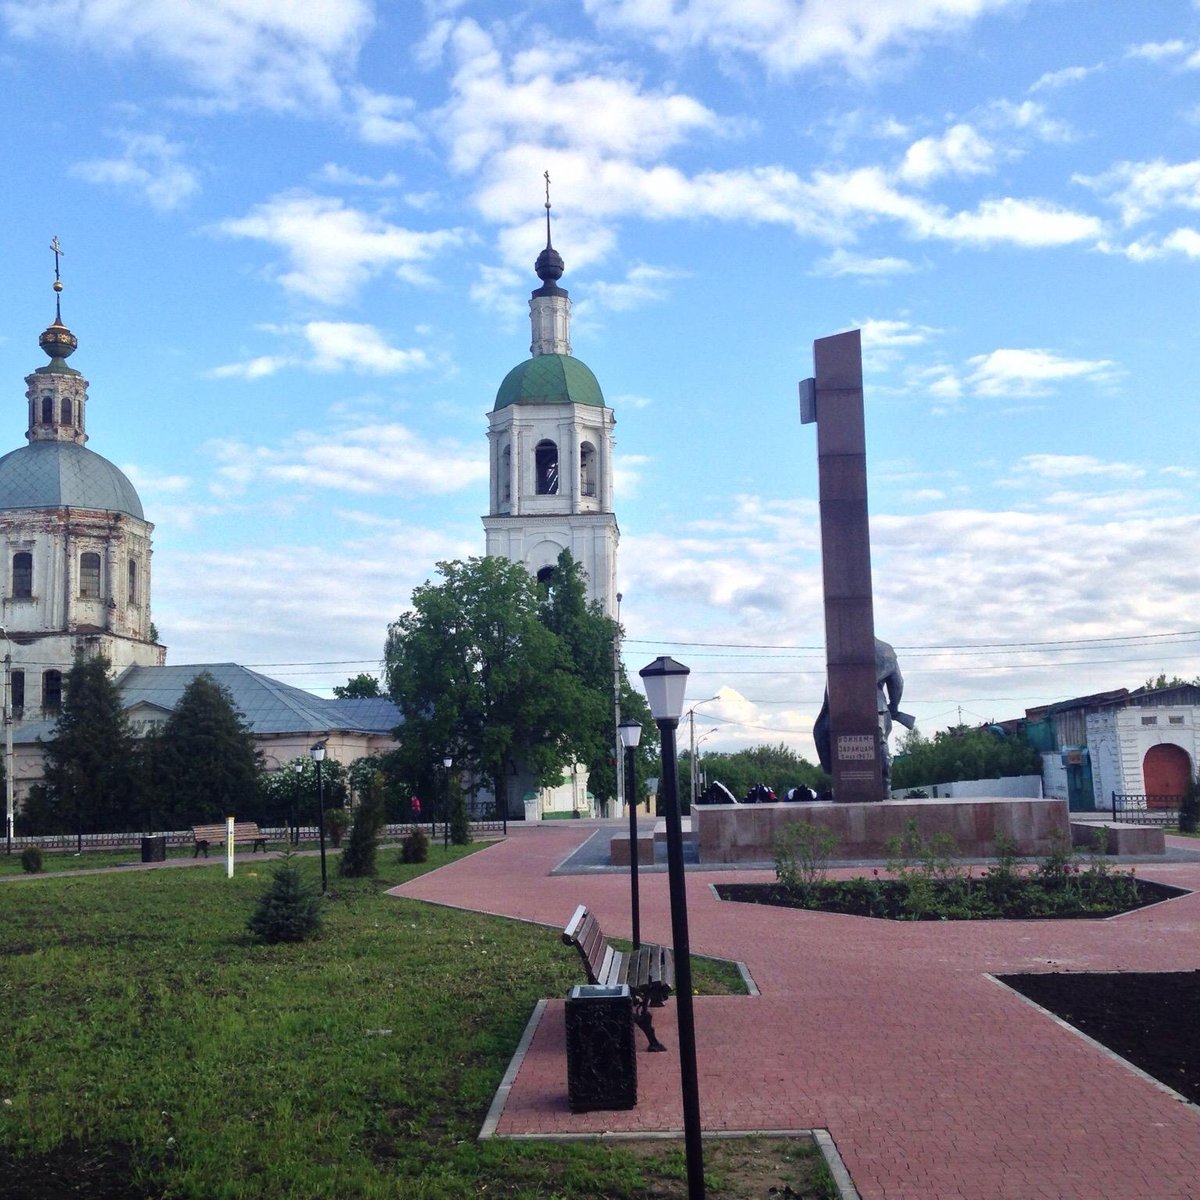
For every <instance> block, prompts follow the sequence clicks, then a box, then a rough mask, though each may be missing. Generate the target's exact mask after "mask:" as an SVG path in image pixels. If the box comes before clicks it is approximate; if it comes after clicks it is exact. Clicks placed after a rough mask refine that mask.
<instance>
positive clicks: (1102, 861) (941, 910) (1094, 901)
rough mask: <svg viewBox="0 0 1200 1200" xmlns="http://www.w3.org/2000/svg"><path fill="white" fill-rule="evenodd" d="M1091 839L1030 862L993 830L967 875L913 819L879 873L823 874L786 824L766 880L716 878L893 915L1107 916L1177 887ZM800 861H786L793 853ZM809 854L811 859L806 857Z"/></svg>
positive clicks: (733, 896) (814, 905)
mask: <svg viewBox="0 0 1200 1200" xmlns="http://www.w3.org/2000/svg"><path fill="white" fill-rule="evenodd" d="M1102 838H1103V833H1101V834H1100V835H1099V837H1098V839H1097V846H1096V848H1095V849H1094V851H1093V852H1092V854H1091V855H1089V856H1087V858H1086V860H1081V859H1080V858H1079V856H1077V855H1076V854H1075V853H1074V851H1073V850H1072V849H1071V847H1070V846H1068V845H1067V844H1066V843H1065V842H1062V843H1060V844H1058V845H1055V846H1054V847H1053V848H1052V849H1051V851H1050V853H1049V854H1047V855H1046V857H1045V858H1043V859H1042V860H1041V861H1040V862H1038V863H1036V864H1034V865H1032V866H1030V865H1029V864H1027V863H1025V862H1024V861H1023V860H1022V859H1021V858H1020V857H1019V856H1018V855H1017V853H1016V848H1015V846H1014V844H1013V843H1012V842H1010V841H1008V840H1006V839H1004V838H1002V837H1001V838H997V841H996V849H997V857H996V861H995V863H993V864H991V865H989V866H988V867H987V868H986V869H985V870H983V871H980V872H979V873H978V874H974V873H973V872H972V870H971V868H970V866H969V865H968V864H966V863H964V862H963V861H962V860H961V859H959V858H958V856H957V847H956V846H955V844H954V841H953V839H951V838H950V837H948V836H947V835H945V834H939V835H936V836H935V837H934V838H931V839H929V840H928V841H926V840H924V839H923V838H922V837H921V835H920V833H919V831H918V829H917V824H916V821H915V820H912V821H910V822H909V823H908V827H907V828H906V830H905V833H904V836H903V837H901V838H896V839H893V842H892V843H891V844H890V845H889V847H888V849H889V852H890V856H889V858H888V861H887V869H886V874H885V875H880V872H879V870H878V869H875V870H873V871H872V873H871V874H870V875H869V876H862V875H860V876H857V877H856V878H854V879H844V880H831V879H828V878H826V877H825V863H826V862H827V861H828V857H829V854H830V848H829V847H828V846H827V845H825V844H822V846H821V848H820V849H821V851H822V853H821V854H818V855H813V854H812V853H811V850H812V847H811V846H810V845H809V844H808V842H807V841H805V839H804V838H802V837H801V838H799V839H798V838H797V837H796V835H795V834H794V833H792V832H791V829H790V827H789V828H788V829H786V830H785V831H784V833H783V834H782V835H781V836H780V838H779V839H778V840H777V842H776V845H775V876H776V882H775V883H774V884H738V883H735V884H719V885H718V886H717V892H718V894H719V895H720V896H721V898H722V899H725V900H740V901H743V902H749V903H755V904H775V905H782V906H785V907H790V908H808V909H814V910H817V911H820V912H837V913H848V914H850V915H853V916H861V917H886V918H890V919H892V920H902V921H905V920H906V921H989V920H999V919H1030V918H1047V917H1107V916H1113V915H1114V914H1116V913H1121V912H1128V911H1130V910H1131V909H1135V908H1143V907H1145V906H1146V905H1147V904H1156V903H1158V902H1159V901H1160V900H1166V899H1169V898H1170V897H1171V896H1178V895H1183V894H1184V893H1183V892H1181V891H1180V890H1179V889H1177V888H1171V887H1167V886H1166V885H1164V884H1158V883H1151V882H1149V881H1148V880H1142V879H1138V878H1137V876H1136V874H1135V872H1134V870H1133V869H1132V868H1130V869H1129V870H1119V869H1117V868H1115V867H1114V866H1113V865H1112V863H1110V862H1109V861H1108V860H1107V859H1106V858H1105V856H1104V854H1103V852H1102V849H1101V846H1102V842H1101V839H1102ZM797 855H798V856H799V858H800V861H799V862H797V861H796V856H797ZM814 860H815V861H814Z"/></svg>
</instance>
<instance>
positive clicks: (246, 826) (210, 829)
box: [192, 821, 262, 842]
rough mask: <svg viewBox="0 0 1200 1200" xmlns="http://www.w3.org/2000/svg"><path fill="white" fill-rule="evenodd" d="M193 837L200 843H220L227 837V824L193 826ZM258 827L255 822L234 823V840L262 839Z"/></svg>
mask: <svg viewBox="0 0 1200 1200" xmlns="http://www.w3.org/2000/svg"><path fill="white" fill-rule="evenodd" d="M192 837H194V838H195V839H196V841H198V842H219V841H222V840H223V839H224V837H225V823H224V822H223V821H222V822H221V824H219V825H193V826H192ZM260 837H262V834H261V833H259V831H258V825H257V824H256V823H255V822H254V821H235V822H234V823H233V840H234V841H235V842H240V841H245V840H247V839H250V838H260Z"/></svg>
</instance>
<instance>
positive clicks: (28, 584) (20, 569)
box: [12, 550, 33, 600]
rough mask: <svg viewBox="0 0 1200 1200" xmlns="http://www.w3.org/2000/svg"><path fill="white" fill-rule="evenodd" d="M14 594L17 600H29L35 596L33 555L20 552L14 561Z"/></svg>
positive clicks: (24, 551)
mask: <svg viewBox="0 0 1200 1200" xmlns="http://www.w3.org/2000/svg"><path fill="white" fill-rule="evenodd" d="M12 589H13V590H12V594H13V597H14V598H15V599H17V600H29V599H31V598H32V596H33V555H32V554H30V553H29V552H28V551H27V550H19V551H17V553H16V554H14V555H13V559H12Z"/></svg>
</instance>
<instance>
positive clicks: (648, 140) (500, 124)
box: [437, 20, 722, 220]
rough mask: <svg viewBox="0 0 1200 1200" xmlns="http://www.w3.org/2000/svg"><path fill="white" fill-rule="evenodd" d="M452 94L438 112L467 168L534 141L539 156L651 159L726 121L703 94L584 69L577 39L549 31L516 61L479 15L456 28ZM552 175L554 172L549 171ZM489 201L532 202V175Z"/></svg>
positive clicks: (455, 155) (506, 208)
mask: <svg viewBox="0 0 1200 1200" xmlns="http://www.w3.org/2000/svg"><path fill="white" fill-rule="evenodd" d="M450 44H451V46H452V47H453V50H454V55H455V62H456V65H455V71H454V79H453V87H454V95H453V97H452V98H451V100H450V102H449V103H448V104H447V105H446V106H445V108H444V109H443V110H442V111H441V112H440V113H439V114H437V125H438V127H439V129H440V130H441V131H442V133H443V135H444V136H445V137H446V139H447V141H448V142H449V143H450V146H451V162H452V165H453V166H454V168H455V169H456V170H458V171H460V172H464V173H466V172H473V171H478V170H480V169H481V168H482V167H483V166H484V165H485V164H486V163H487V162H488V161H489V160H492V159H493V158H495V157H496V156H497V155H498V154H500V152H501V151H503V150H507V149H509V148H511V147H512V146H514V145H520V144H522V143H532V144H534V145H535V146H537V147H538V148H539V150H540V151H541V153H542V155H543V157H542V161H543V162H545V161H553V158H554V157H557V156H556V155H554V156H552V157H551V158H549V159H547V157H546V155H547V154H549V153H551V151H552V148H557V149H564V150H570V149H572V148H579V147H586V148H587V149H588V151H589V152H590V153H592V154H595V155H602V156H615V157H619V158H624V159H630V160H639V159H650V158H655V157H657V156H659V155H661V154H662V153H663V152H664V151H665V150H667V149H669V148H670V147H672V146H676V145H678V144H679V143H680V142H682V141H683V140H684V139H686V138H688V137H691V136H694V135H695V134H698V133H708V134H710V135H711V134H713V133H717V132H719V131H720V130H721V128H722V122H720V121H719V120H718V118H717V117H716V115H715V114H714V113H713V112H712V111H711V110H709V109H708V108H706V107H705V106H704V105H703V104H701V103H700V102H699V101H697V100H694V99H693V98H692V97H690V96H686V95H683V94H681V93H678V92H670V91H662V92H654V93H645V92H642V91H641V90H640V88H639V87H638V85H637V84H636V83H634V82H633V81H631V80H626V79H622V78H620V77H619V76H616V75H611V74H607V75H606V74H601V73H587V72H586V71H584V70H582V69H581V68H580V58H579V55H578V53H577V52H576V50H575V48H573V47H571V46H568V45H566V44H563V43H555V42H553V41H551V40H547V41H546V42H545V43H544V44H543V46H542V47H541V49H540V50H539V52H538V54H537V55H536V56H533V55H528V54H527V55H525V56H524V57H521V56H518V57H517V58H515V59H514V60H513V63H512V65H511V66H510V68H509V69H507V70H506V69H505V66H504V60H503V58H502V56H501V54H500V52H499V50H498V49H497V48H496V46H495V44H494V42H493V41H492V39H491V38H490V37H489V36H488V35H487V34H486V33H485V32H484V31H483V30H482V29H481V28H480V27H479V26H478V25H477V24H476V23H475V22H474V21H470V20H465V21H461V22H459V23H458V24H457V25H456V26H455V27H454V29H453V31H452V33H451V35H450ZM551 173H552V174H554V173H555V172H554V171H552V172H551ZM487 195H488V201H487V204H486V205H485V208H486V209H487V210H488V211H489V212H490V215H492V216H493V217H500V218H501V219H505V220H511V219H513V218H515V217H518V216H523V215H524V214H525V213H527V212H528V211H529V191H528V184H527V183H526V184H525V186H524V187H521V188H514V187H513V186H512V183H511V182H509V183H508V184H507V185H506V182H505V181H504V180H503V179H499V180H492V181H491V185H490V187H489V188H488V189H487Z"/></svg>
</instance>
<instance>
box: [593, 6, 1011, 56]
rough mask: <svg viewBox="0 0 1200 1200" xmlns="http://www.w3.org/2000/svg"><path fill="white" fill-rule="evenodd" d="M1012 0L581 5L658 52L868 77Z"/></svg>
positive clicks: (609, 24) (604, 23)
mask: <svg viewBox="0 0 1200 1200" xmlns="http://www.w3.org/2000/svg"><path fill="white" fill-rule="evenodd" d="M1009 5H1010V0H903V2H886V0H839V3H837V4H829V3H827V2H825V0H771V2H767V3H755V4H747V3H744V4H729V3H725V2H724V0H680V2H677V3H664V2H662V0H659V2H657V3H647V2H646V0H584V7H585V9H586V10H587V11H588V12H589V13H590V14H591V15H592V16H593V17H595V18H596V20H597V22H598V23H599V24H600V25H601V26H608V27H612V28H619V29H623V30H626V31H628V32H631V33H634V34H641V35H643V36H645V37H646V38H648V39H650V40H651V41H652V42H653V43H654V44H655V45H656V46H658V47H659V48H660V49H662V50H664V51H669V52H677V51H678V50H679V48H680V47H682V46H705V47H708V48H710V49H712V50H713V51H715V52H716V53H718V54H729V53H735V54H742V55H746V56H748V57H751V58H755V59H758V60H759V61H761V62H762V63H763V64H764V65H765V66H766V67H767V68H768V69H770V70H772V71H778V72H781V73H792V72H795V71H799V70H803V69H806V68H809V67H814V66H817V65H819V64H821V63H825V62H829V61H834V62H840V63H842V64H844V65H845V66H846V67H847V68H849V69H850V70H852V71H856V72H865V71H867V70H868V69H869V68H870V67H871V66H872V65H873V63H874V61H875V60H876V59H877V58H879V57H880V56H881V55H883V54H884V53H886V52H887V51H889V50H893V49H898V48H900V49H903V48H908V47H910V46H912V45H914V44H917V43H919V42H921V41H924V40H927V39H930V38H937V37H943V36H945V35H947V34H950V33H954V32H957V31H959V30H961V29H963V28H964V27H965V26H967V25H969V24H970V23H971V22H972V21H975V20H978V19H979V18H980V17H982V16H983V15H984V14H986V13H988V12H994V11H997V10H999V9H1001V8H1005V7H1008V6H1009Z"/></svg>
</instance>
